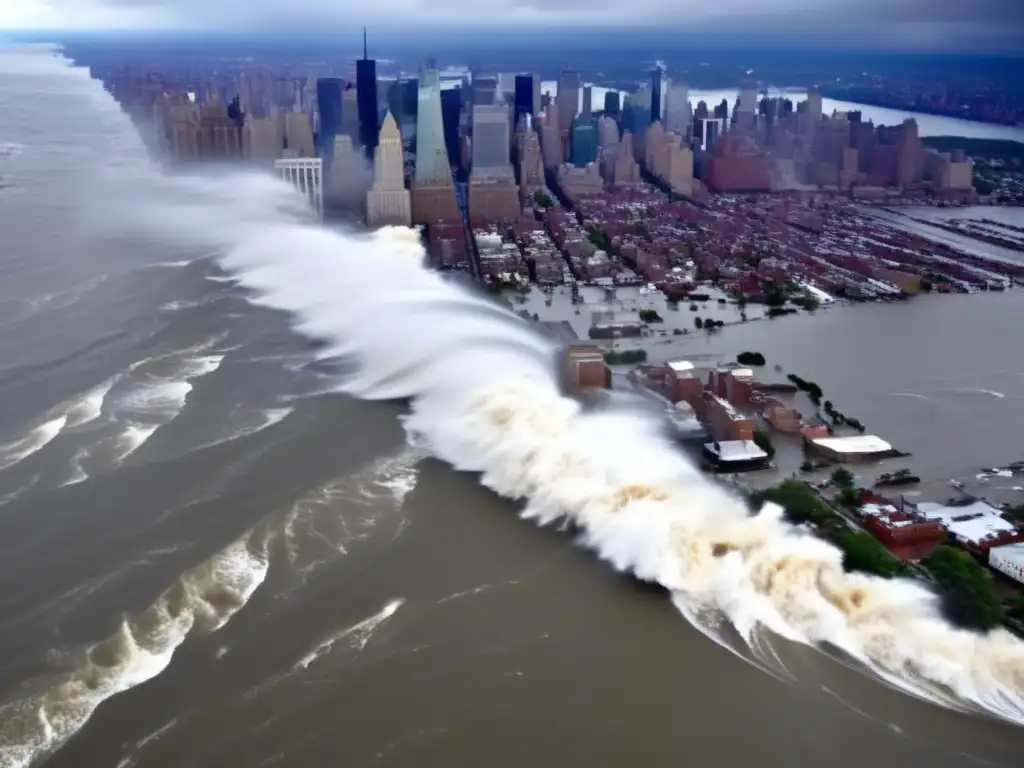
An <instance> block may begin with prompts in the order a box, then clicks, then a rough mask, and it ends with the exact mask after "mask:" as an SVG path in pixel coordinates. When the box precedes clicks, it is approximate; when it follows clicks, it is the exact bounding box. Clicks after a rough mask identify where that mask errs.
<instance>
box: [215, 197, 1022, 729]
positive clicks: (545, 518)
mask: <svg viewBox="0 0 1024 768" xmlns="http://www.w3.org/2000/svg"><path fill="white" fill-rule="evenodd" d="M280 194H284V193H283V192H281V193H280ZM249 203H250V204H251V201H249ZM246 207H248V206H243V209H244V208H246ZM271 207H272V200H268V202H267V208H268V209H269V208H271ZM268 218H269V217H264V218H263V219H262V221H259V222H257V221H256V220H252V219H249V220H247V223H246V226H245V227H244V228H241V227H240V228H238V229H236V230H235V233H236V234H237V236H238V239H237V240H236V241H235V242H234V243H232V244H230V245H229V246H228V252H227V253H226V255H224V256H223V258H222V260H221V263H222V265H223V266H224V267H225V268H226V269H228V270H229V271H231V272H232V273H233V274H234V275H235V276H236V277H237V279H238V281H239V283H240V284H241V285H242V286H243V287H245V288H247V289H249V290H250V291H251V292H253V293H254V296H253V297H252V300H253V301H254V302H256V303H258V304H261V305H264V306H268V307H273V308H276V309H280V310H285V311H287V312H290V313H292V315H293V316H294V318H295V326H296V329H297V330H298V331H299V332H301V333H303V334H306V335H308V336H310V337H312V338H314V339H318V340H320V341H322V342H324V347H323V350H322V353H321V356H322V357H330V356H343V357H346V358H348V359H350V360H352V361H355V363H356V364H357V370H356V372H355V373H354V374H353V375H351V376H350V377H349V378H348V379H347V380H346V381H345V383H344V384H343V385H342V387H341V388H342V389H344V390H345V391H347V392H349V393H351V394H353V395H355V396H357V397H361V398H366V399H397V398H408V399H409V400H410V403H411V406H410V407H411V412H410V413H409V414H408V416H407V417H405V420H404V421H405V427H406V429H407V431H408V432H409V434H410V440H411V442H412V443H413V444H415V445H419V446H423V447H425V448H427V449H428V450H429V451H430V452H431V453H433V454H434V455H436V456H437V457H439V458H441V459H443V460H445V461H447V462H448V463H450V464H451V465H452V466H453V467H455V468H456V469H459V470H464V471H470V472H476V473H479V474H480V477H481V482H482V483H483V484H484V485H485V486H487V487H489V488H491V489H492V490H494V491H495V492H496V493H498V494H500V495H502V496H505V497H507V498H510V499H518V500H522V501H524V502H525V507H524V509H523V512H522V516H523V517H524V518H527V519H529V520H533V521H535V522H536V523H537V524H540V525H546V524H550V523H555V522H564V521H570V522H571V523H573V524H574V526H575V527H576V528H577V530H578V531H579V532H580V538H581V541H582V542H583V543H584V544H585V545H586V546H588V547H589V548H591V549H592V550H594V551H595V552H597V553H598V554H599V555H600V556H601V557H602V558H603V559H604V560H606V561H607V562H609V563H610V564H611V565H612V566H613V567H615V568H616V569H618V570H620V571H625V572H629V573H632V574H633V575H635V576H636V577H637V578H639V579H642V580H645V581H651V582H657V583H659V584H661V585H662V586H664V587H665V588H666V589H667V590H669V591H670V592H671V593H673V602H674V604H675V605H676V606H677V607H679V606H683V605H685V606H688V609H687V610H686V611H681V613H683V614H684V615H688V616H691V617H692V616H693V615H695V611H696V609H695V608H694V606H701V607H703V608H704V609H712V610H715V611H718V612H720V613H721V614H722V615H723V616H724V617H726V618H727V619H728V621H729V622H730V623H731V624H732V625H733V627H734V628H735V629H736V631H737V632H738V633H739V634H740V635H741V636H743V637H744V638H746V639H747V640H748V642H750V643H751V644H752V645H753V644H754V643H755V642H756V639H755V632H756V630H758V628H763V629H767V630H770V631H771V632H774V633H776V634H778V635H780V636H782V637H784V638H787V639H789V640H792V641H794V642H800V643H808V644H814V645H818V646H824V647H829V648H835V649H839V650H841V651H842V652H844V653H845V654H847V655H848V656H849V657H851V658H852V659H854V660H856V661H857V662H859V663H860V664H861V665H862V666H863V667H864V668H866V669H868V670H871V671H872V672H874V673H876V674H877V675H878V676H880V677H881V678H883V679H884V680H886V681H888V682H889V683H891V684H893V685H895V686H898V687H900V688H902V689H903V690H905V691H907V692H910V693H913V694H915V695H918V696H920V697H922V698H925V699H928V700H931V701H937V702H941V703H947V704H950V705H951V706H957V707H959V708H965V707H966V708H969V709H973V710H976V711H981V712H988V713H990V714H992V715H995V716H998V717H1001V718H1004V719H1006V720H1009V721H1013V722H1017V723H1021V724H1024V644H1022V643H1020V642H1019V641H1018V640H1016V639H1015V638H1014V637H1013V636H1012V635H1010V634H1009V633H1008V632H1005V631H1003V630H997V631H994V632H991V633H989V634H987V635H980V634H976V633H973V632H968V631H963V630H959V629H956V628H954V627H952V626H951V625H950V624H949V623H948V622H947V621H946V620H945V619H944V618H943V616H942V615H941V612H940V609H939V605H938V600H937V598H936V596H935V595H934V594H932V593H931V592H930V591H929V590H927V589H926V588H924V587H923V586H920V585H918V584H916V583H913V582H911V581H907V580H892V581H888V580H883V579H880V578H876V577H872V576H868V575H865V574H860V573H847V572H845V571H844V569H843V564H842V554H841V553H840V551H839V550H837V549H836V548H835V547H833V546H832V545H830V544H828V543H826V542H824V541H822V540H820V539H818V538H815V537H813V536H811V535H808V534H806V533H804V532H802V531H800V530H798V529H797V528H796V527H794V526H792V525H790V524H788V523H787V522H786V521H785V520H784V518H783V514H782V510H781V509H780V508H778V507H776V506H774V505H770V504H769V505H766V506H765V507H764V508H763V509H762V510H760V512H759V513H757V514H754V515H751V514H750V513H749V512H748V510H747V508H746V505H745V503H744V502H743V500H741V499H740V498H739V497H737V496H736V495H734V494H733V493H731V492H729V491H727V490H725V489H723V488H721V487H719V486H718V485H715V484H713V483H712V482H710V481H709V480H708V479H707V478H706V477H705V476H704V475H703V474H702V473H701V472H700V471H699V470H698V469H697V468H696V467H695V466H694V465H693V464H692V463H691V462H690V461H689V460H688V459H687V458H685V457H684V456H682V455H681V454H680V453H679V451H678V449H677V448H676V447H675V446H674V445H673V444H671V443H670V442H669V441H668V440H667V439H666V437H665V436H664V435H663V432H662V427H661V423H660V421H659V420H658V419H657V418H655V417H654V416H649V415H644V414H643V413H640V412H637V411H634V410H627V409H622V408H616V407H612V408H608V409H602V410H598V411H588V410H586V409H584V408H583V407H582V406H581V405H580V404H579V403H578V402H576V401H575V400H573V399H571V398H569V397H566V396H565V395H564V394H563V393H562V392H561V390H560V386H559V382H558V377H557V373H556V365H555V351H554V349H553V348H552V346H551V345H550V343H549V342H547V341H546V340H544V339H542V338H541V336H540V335H539V334H537V333H536V332H535V331H534V330H532V329H531V328H530V327H529V326H528V325H527V324H526V323H525V322H524V321H523V320H522V319H520V318H518V317H517V316H515V315H514V313H512V312H511V311H506V310H504V309H501V308H498V307H497V306H495V305H494V304H492V303H491V302H489V301H487V300H486V299H484V298H478V297H475V296H473V295H471V294H469V293H468V292H465V291H463V290H462V289H460V288H459V287H458V286H456V285H455V284H454V283H452V282H450V281H447V280H445V279H444V278H443V277H442V276H440V275H439V274H437V273H434V272H430V271H428V270H427V269H425V268H424V267H423V259H424V253H423V250H422V247H421V245H420V239H419V235H418V233H417V232H415V231H413V230H410V229H404V228H386V229H383V230H380V231H378V232H377V233H376V234H375V235H372V236H368V235H362V236H361V235H344V234H339V233H337V232H330V231H327V230H325V229H323V228H320V227H317V226H312V225H308V224H304V223H302V222H296V221H295V220H294V219H291V220H289V219H288V217H279V218H278V219H277V220H276V221H274V220H273V219H270V220H269V221H268Z"/></svg>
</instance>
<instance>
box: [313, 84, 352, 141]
mask: <svg viewBox="0 0 1024 768" xmlns="http://www.w3.org/2000/svg"><path fill="white" fill-rule="evenodd" d="M344 89H345V82H344V81H343V80H342V79H341V78H340V77H318V78H317V80H316V103H317V109H318V110H319V112H320V130H319V132H318V133H317V149H318V150H319V151H320V154H321V156H323V157H330V156H331V154H332V152H333V151H334V139H335V137H336V136H337V135H338V134H340V133H341V122H342V104H341V101H342V99H341V94H342V91H343V90H344Z"/></svg>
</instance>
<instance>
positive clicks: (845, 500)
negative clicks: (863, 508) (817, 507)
mask: <svg viewBox="0 0 1024 768" xmlns="http://www.w3.org/2000/svg"><path fill="white" fill-rule="evenodd" d="M836 501H838V502H839V503H840V504H842V505H843V506H844V507H850V508H853V507H857V506H859V505H860V490H858V489H857V488H854V487H853V486H847V487H845V488H841V489H840V490H839V495H838V496H836Z"/></svg>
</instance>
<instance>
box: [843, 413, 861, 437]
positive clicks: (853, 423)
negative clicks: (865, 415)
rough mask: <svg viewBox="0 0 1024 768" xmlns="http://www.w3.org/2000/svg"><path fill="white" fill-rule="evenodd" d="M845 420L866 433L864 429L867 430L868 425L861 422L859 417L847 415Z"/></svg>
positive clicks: (849, 424)
mask: <svg viewBox="0 0 1024 768" xmlns="http://www.w3.org/2000/svg"><path fill="white" fill-rule="evenodd" d="M845 420H846V423H847V425H848V426H851V427H853V428H854V429H856V430H857V431H858V432H860V433H861V434H862V435H863V434H864V431H865V429H866V427H865V426H864V425H863V424H861V423H860V421H859V420H858V419H855V418H853V417H852V416H847V417H845Z"/></svg>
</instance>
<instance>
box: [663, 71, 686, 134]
mask: <svg viewBox="0 0 1024 768" xmlns="http://www.w3.org/2000/svg"><path fill="white" fill-rule="evenodd" d="M662 123H663V124H664V125H665V130H667V131H671V132H672V133H676V134H679V135H680V136H683V137H687V136H689V135H690V133H691V132H692V127H693V118H692V117H691V115H690V89H689V88H688V87H687V86H686V83H675V82H673V83H671V84H670V85H669V87H668V89H667V92H666V94H665V114H664V117H663V118H662Z"/></svg>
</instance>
